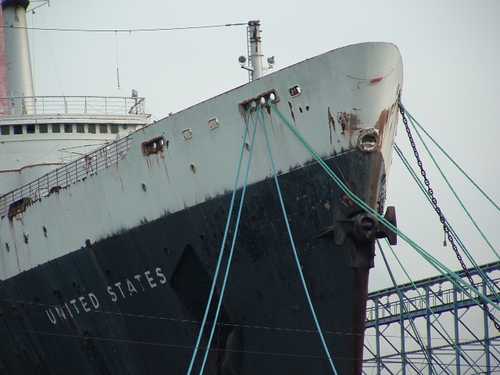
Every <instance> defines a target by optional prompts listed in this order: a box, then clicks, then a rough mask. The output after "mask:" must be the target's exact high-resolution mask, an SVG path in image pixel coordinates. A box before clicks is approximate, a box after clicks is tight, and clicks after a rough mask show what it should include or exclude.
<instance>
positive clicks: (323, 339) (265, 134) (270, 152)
mask: <svg viewBox="0 0 500 375" xmlns="http://www.w3.org/2000/svg"><path fill="white" fill-rule="evenodd" d="M259 113H260V117H261V119H262V124H261V125H262V128H263V129H264V136H265V138H266V145H267V153H268V155H269V159H270V161H271V167H272V171H273V179H274V184H275V185H276V190H277V192H278V198H279V202H280V206H281V211H282V212H283V219H284V220H285V225H286V229H287V232H288V237H289V239H290V245H291V246H292V250H293V256H294V259H295V263H296V265H297V270H298V272H299V276H300V281H301V282H302V286H303V288H304V292H305V295H306V298H307V303H308V304H309V309H310V310H311V315H312V317H313V320H314V324H315V326H316V329H317V330H318V335H319V337H320V339H321V344H322V345H323V349H324V351H325V354H326V356H327V358H328V362H329V364H330V367H331V368H332V372H333V373H334V374H335V375H337V369H336V367H335V365H334V364H333V360H332V357H331V355H330V350H329V349H328V346H327V344H326V341H325V337H324V336H323V331H322V329H321V326H320V324H319V320H318V317H317V315H316V311H315V309H314V305H313V303H312V300H311V296H310V294H309V290H308V288H307V283H306V280H305V278H304V273H303V272H302V264H301V263H300V259H299V256H298V253H297V248H296V247H295V241H294V239H293V235H292V230H291V228H290V222H289V221H288V214H287V212H286V208H285V203H284V201H283V196H282V194H281V188H280V184H279V182H278V176H277V173H276V166H275V164H274V159H273V154H272V151H271V145H270V143H269V137H268V135H267V129H266V122H265V120H264V114H263V113H262V111H261V110H259Z"/></svg>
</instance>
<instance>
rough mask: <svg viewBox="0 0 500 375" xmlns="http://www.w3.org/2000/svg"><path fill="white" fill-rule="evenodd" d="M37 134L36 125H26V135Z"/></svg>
mask: <svg viewBox="0 0 500 375" xmlns="http://www.w3.org/2000/svg"><path fill="white" fill-rule="evenodd" d="M34 132H35V125H33V124H30V125H26V133H28V134H33V133H34Z"/></svg>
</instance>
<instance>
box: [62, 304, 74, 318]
mask: <svg viewBox="0 0 500 375" xmlns="http://www.w3.org/2000/svg"><path fill="white" fill-rule="evenodd" d="M64 307H66V310H67V311H68V314H69V316H71V318H73V314H72V313H71V309H70V308H69V306H68V303H67V302H65V303H64Z"/></svg>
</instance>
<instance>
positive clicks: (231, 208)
mask: <svg viewBox="0 0 500 375" xmlns="http://www.w3.org/2000/svg"><path fill="white" fill-rule="evenodd" d="M247 137H248V126H245V135H244V137H243V142H242V144H241V150H240V159H239V161H238V168H237V171H236V178H235V181H234V186H233V194H232V196H231V203H230V205H229V212H228V215H227V220H226V228H225V229H224V237H223V239H222V243H221V246H220V250H219V257H218V259H217V265H216V267H215V273H214V279H213V281H212V286H211V287H210V293H209V295H208V301H207V305H206V307H205V312H204V314H203V320H202V323H201V327H200V331H199V333H198V337H197V339H196V344H195V347H194V350H193V354H192V356H191V361H190V363H189V367H188V371H187V374H190V373H191V371H192V369H193V365H194V361H195V359H196V354H197V352H198V349H199V347H200V342H201V338H202V336H203V330H204V329H205V324H206V322H207V318H208V312H209V310H210V305H211V304H212V298H213V295H214V292H215V285H216V283H217V278H218V276H219V271H220V266H221V264H222V258H223V255H224V249H225V246H226V240H227V236H228V234H229V225H230V224H231V218H232V214H233V209H234V202H235V199H236V191H237V190H238V189H237V188H238V184H239V180H240V172H241V164H242V162H243V154H244V151H245V143H246V139H247ZM254 138H255V137H254Z"/></svg>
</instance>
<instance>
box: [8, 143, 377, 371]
mask: <svg viewBox="0 0 500 375" xmlns="http://www.w3.org/2000/svg"><path fill="white" fill-rule="evenodd" d="M328 163H329V164H330V166H331V167H332V168H333V169H334V170H335V171H336V172H337V173H338V174H339V175H341V176H343V178H344V179H345V180H346V181H348V183H349V185H350V187H351V188H352V189H353V190H354V191H355V192H356V193H357V194H359V195H360V196H361V197H363V199H365V200H366V201H367V202H368V203H370V205H372V206H373V207H376V208H379V209H380V208H381V207H378V205H379V204H380V202H379V200H380V194H381V191H382V189H381V187H382V185H383V184H384V182H383V181H382V180H383V179H384V177H383V176H384V174H385V172H384V165H383V158H382V156H381V154H380V153H378V152H374V153H364V152H361V151H349V152H346V153H343V154H340V155H338V156H337V157H332V158H330V159H329V160H328ZM280 183H281V186H282V189H283V193H284V197H285V204H286V206H287V209H288V212H289V219H290V222H291V226H292V228H293V233H294V236H295V240H296V243H297V248H298V249H299V254H300V258H301V261H302V264H303V271H304V274H305V278H306V281H307V284H308V286H309V289H310V290H311V295H312V300H313V303H314V306H315V307H316V309H317V313H318V318H319V321H320V322H321V325H322V328H323V330H324V332H325V336H326V341H327V345H328V347H329V349H330V351H331V354H332V356H333V360H334V362H335V364H336V366H337V369H338V370H339V373H340V374H358V373H360V366H361V355H362V342H363V330H364V319H365V316H364V315H365V305H364V304H365V301H366V293H367V282H368V271H369V267H370V259H371V257H372V255H373V253H372V247H371V246H372V245H373V243H371V244H370V243H368V244H366V246H360V245H359V243H357V242H356V239H355V238H354V237H352V236H351V235H349V234H347V235H346V236H344V238H340V239H339V236H338V235H337V236H336V235H335V234H329V232H328V228H332V226H333V227H334V228H340V229H337V230H335V229H334V230H333V232H338V231H339V230H344V233H348V232H349V231H348V230H347V229H346V228H345V227H343V229H342V228H341V227H342V224H340V223H343V222H345V220H346V219H348V218H350V217H353V216H354V215H355V214H357V213H358V212H359V209H357V208H356V207H355V205H353V204H352V202H350V201H349V200H348V199H346V197H345V196H344V195H343V194H342V193H341V191H340V190H339V189H338V188H337V187H336V185H335V184H334V183H333V182H332V181H331V180H330V178H329V177H328V176H327V175H326V174H325V173H324V172H323V171H322V170H321V168H320V167H319V166H318V165H317V164H316V163H309V164H308V165H306V166H303V167H300V168H297V169H295V170H293V171H291V172H289V173H287V174H283V175H281V176H280ZM229 201H230V193H227V194H224V195H221V196H219V197H217V198H214V199H211V200H208V201H206V202H205V203H202V204H198V205H196V206H193V207H190V208H187V209H185V210H182V211H179V212H176V213H173V214H167V215H165V216H163V217H161V218H159V219H157V220H154V221H151V222H147V221H145V222H143V223H142V224H141V225H140V226H137V227H135V228H133V229H130V230H127V231H124V232H122V233H119V234H116V235H114V236H112V237H110V238H107V239H104V240H101V241H97V242H95V243H91V242H88V243H87V245H86V247H83V248H81V249H80V250H76V251H72V252H70V253H69V254H67V255H65V256H62V257H60V258H57V259H55V260H53V261H50V262H48V263H45V264H43V265H41V266H38V267H35V268H32V269H31V270H29V271H26V272H23V273H21V274H19V275H17V276H15V277H13V278H10V279H8V280H6V281H4V282H2V283H1V284H0V300H1V301H0V309H1V316H0V330H1V331H2V332H1V335H2V345H1V346H0V369H1V371H0V372H2V373H6V374H20V373H23V374H72V375H77V374H158V373H159V372H166V373H169V374H183V373H185V371H186V369H187V366H188V363H189V359H190V356H191V353H192V348H193V345H194V343H195V339H196V334H197V332H198V329H199V327H200V324H199V322H200V321H201V318H202V313H203V309H204V308H205V304H206V300H207V296H208V291H209V286H210V282H211V280H212V277H213V273H214V269H215V263H216V258H217V255H218V251H219V246H220V242H221V239H222V234H223V231H224V225H225V220H226V218H227V213H228V207H229ZM96 214H98V213H96ZM325 233H327V234H325ZM340 237H342V236H340ZM360 259H361V260H360ZM217 297H218V294H217V295H216V298H217ZM220 323H221V324H220V325H219V326H218V329H217V333H216V336H215V340H214V343H213V345H212V348H213V350H212V351H211V352H210V356H209V363H208V367H207V371H206V372H205V373H206V374H240V375H244V374H304V373H311V374H328V373H330V369H329V365H328V362H327V360H326V357H325V353H324V351H323V349H322V347H321V342H320V339H319V336H318V334H317V332H316V331H315V326H314V324H313V320H312V316H311V313H310V310H309V308H308V305H307V302H306V298H305V294H304V290H303V288H302V286H301V283H300V280H299V275H298V272H297V268H296V265H295V263H294V260H293V255H292V250H291V247H290V243H289V239H288V236H287V234H286V230H285V224H284V221H283V217H282V214H281V210H280V206H279V203H278V200H277V194H276V189H275V186H274V184H273V181H272V179H266V180H264V181H261V182H258V183H255V184H252V185H250V186H249V188H248V191H247V197H246V199H245V205H244V209H243V214H242V221H241V226H240V234H239V236H238V240H237V245H236V252H235V257H234V263H233V265H232V269H231V274H230V277H229V283H228V288H227V291H226V295H225V298H224V305H223V311H222V314H221V318H220ZM205 345H206V340H205V341H203V343H202V347H204V346H205Z"/></svg>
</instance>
